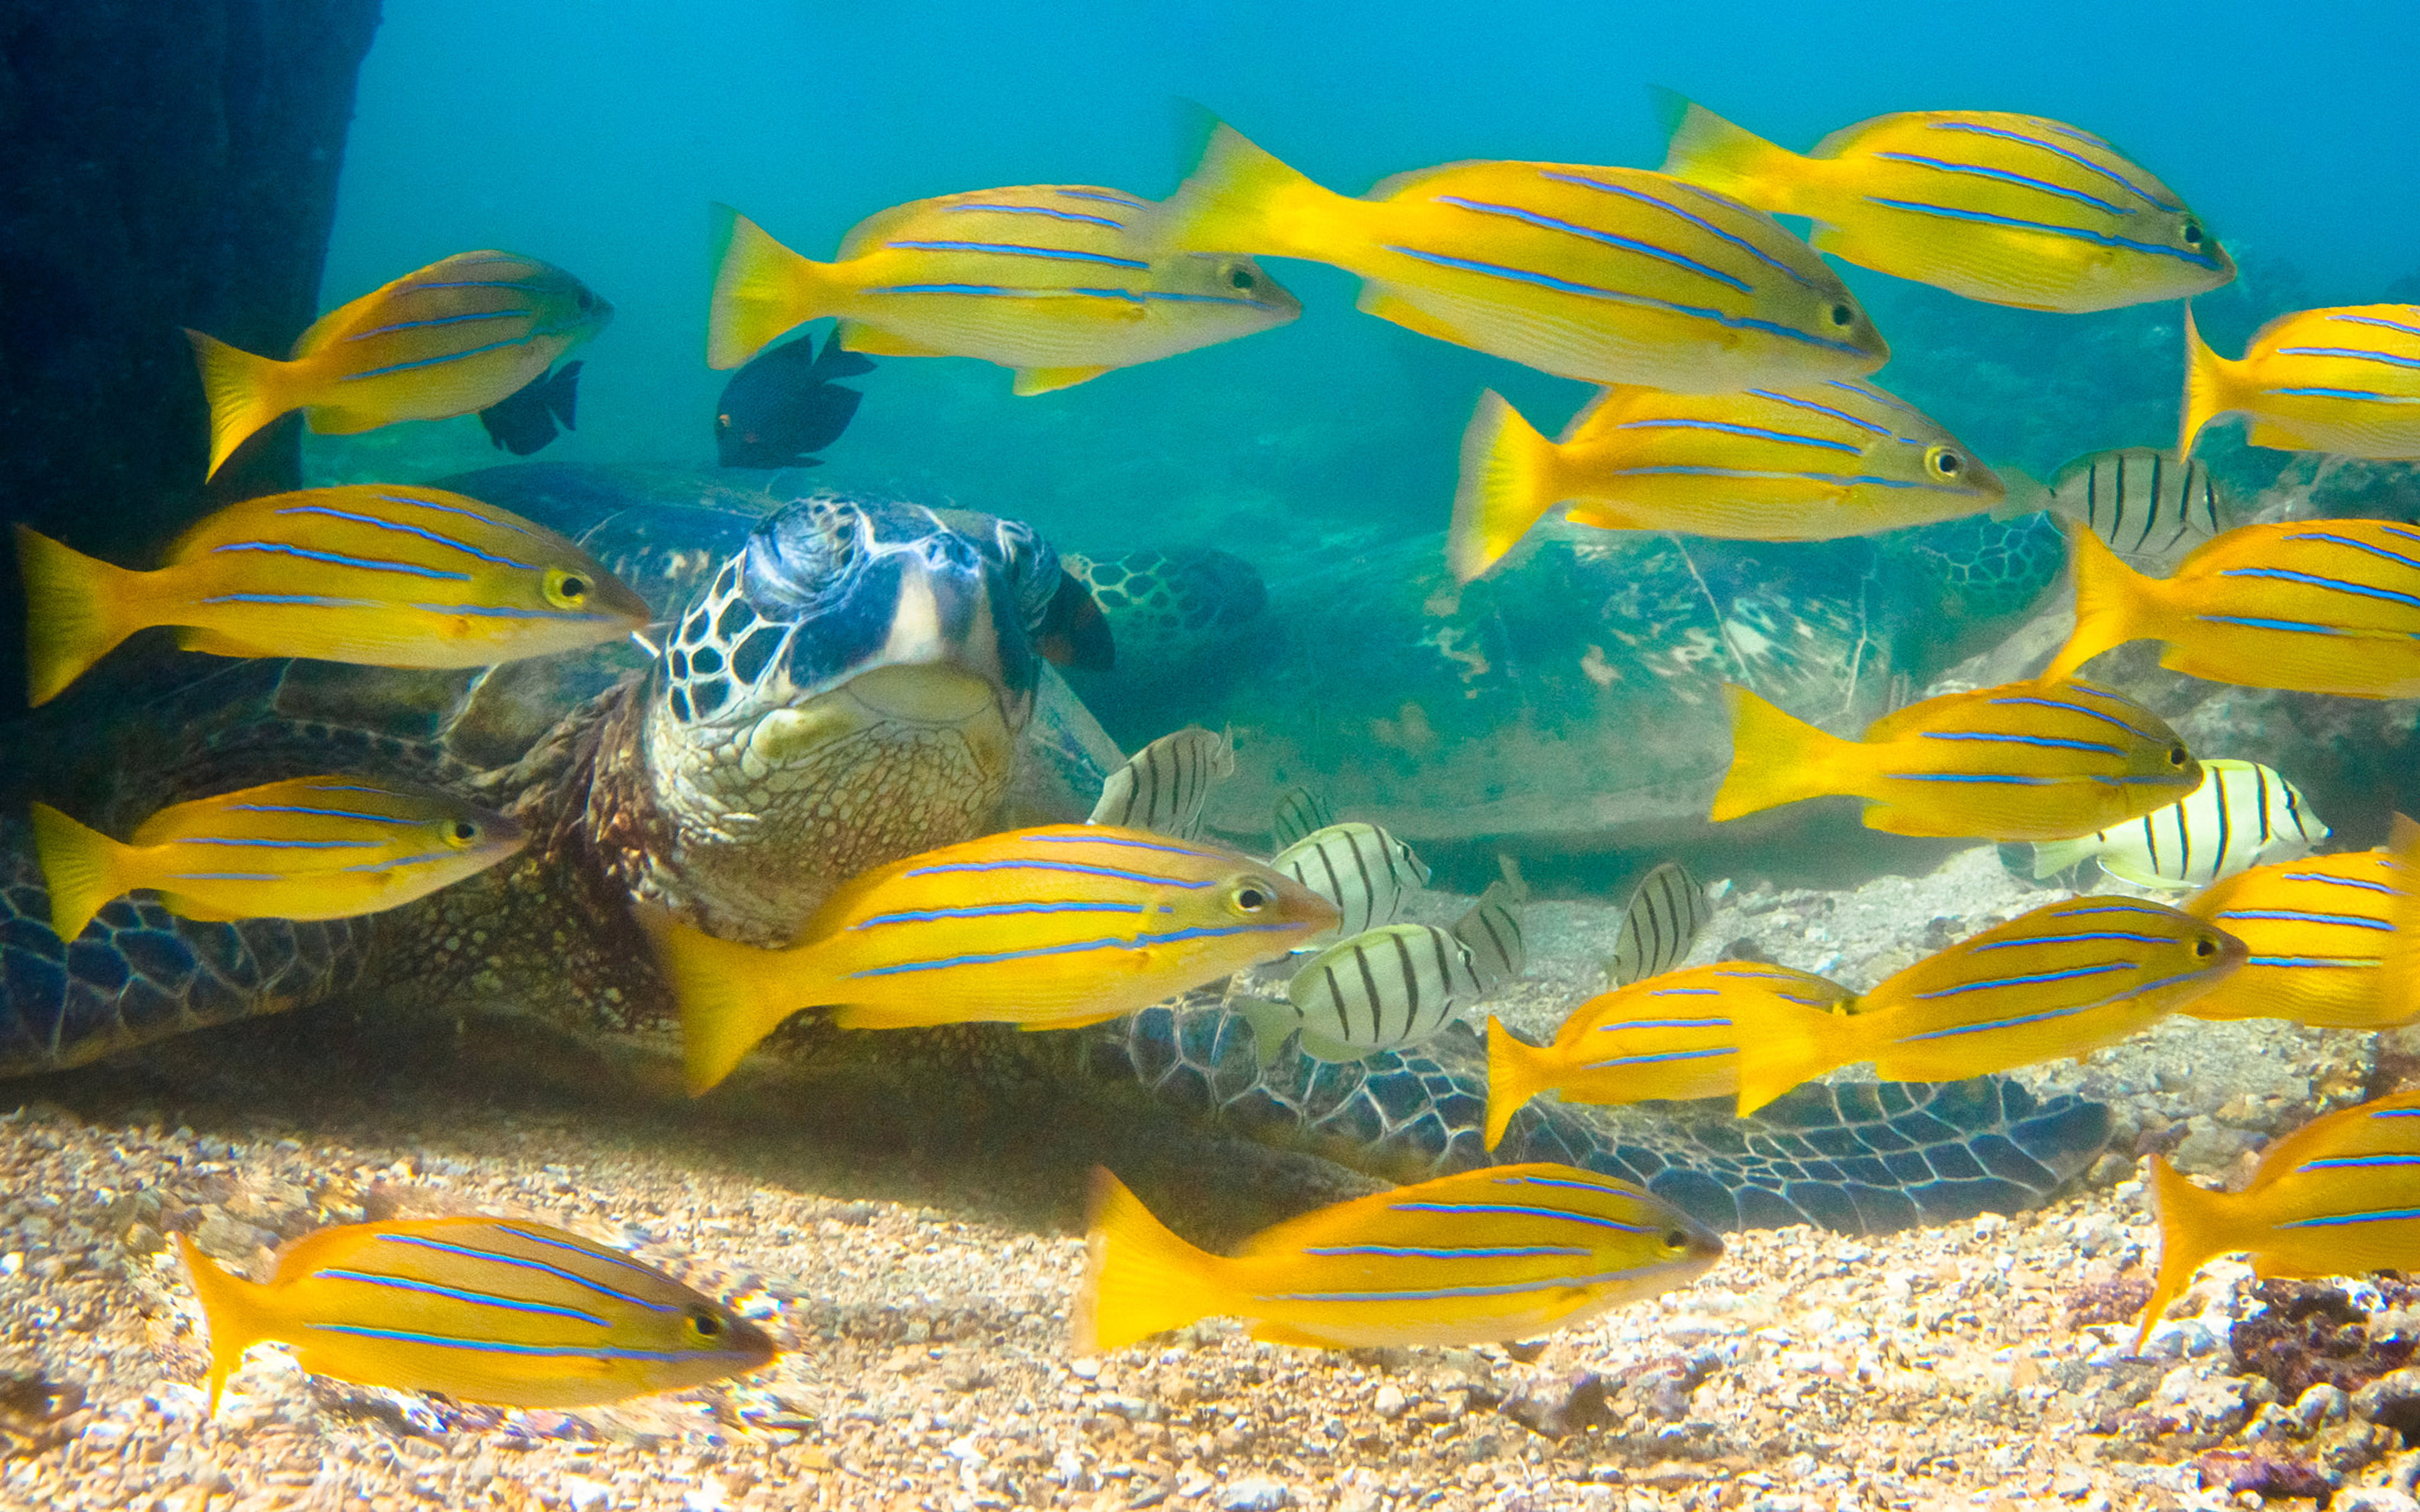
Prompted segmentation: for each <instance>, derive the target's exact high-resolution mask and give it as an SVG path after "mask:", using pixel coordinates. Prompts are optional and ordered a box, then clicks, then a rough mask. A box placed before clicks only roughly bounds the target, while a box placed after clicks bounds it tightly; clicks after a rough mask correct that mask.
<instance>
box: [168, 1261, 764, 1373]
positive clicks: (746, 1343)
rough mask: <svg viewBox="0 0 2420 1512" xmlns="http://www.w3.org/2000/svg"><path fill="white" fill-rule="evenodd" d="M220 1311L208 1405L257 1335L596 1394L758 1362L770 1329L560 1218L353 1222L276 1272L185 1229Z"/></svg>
mask: <svg viewBox="0 0 2420 1512" xmlns="http://www.w3.org/2000/svg"><path fill="white" fill-rule="evenodd" d="M177 1243H178V1247H179V1248H180V1249H181V1250H182V1251H183V1252H184V1257H185V1269H186V1271H187V1273H189V1274H190V1275H191V1276H192V1278H193V1283H194V1292H195V1294H196V1295H198V1296H199V1297H200V1299H201V1303H202V1312H203V1315H204V1316H205V1317H206V1318H208V1319H209V1325H210V1379H209V1397H210V1400H209V1410H210V1412H212V1413H216V1412H218V1407H219V1394H220V1392H221V1391H222V1390H224V1389H225V1386H226V1381H227V1377H228V1376H230V1375H232V1374H234V1372H235V1369H236V1366H237V1365H240V1363H242V1360H243V1356H244V1351H245V1350H249V1349H251V1348H252V1347H253V1346H254V1345H256V1344H265V1343H271V1342H274V1343H279V1344H287V1345H291V1346H292V1347H293V1350H294V1354H295V1358H296V1360H297V1361H298V1362H299V1363H300V1364H301V1365H302V1368H303V1369H305V1370H307V1371H309V1372H310V1373H311V1374H313V1375H315V1376H334V1377H335V1378H336V1379H337V1380H339V1381H355V1382H358V1383H359V1384H362V1385H365V1386H384V1387H388V1388H390V1389H392V1390H396V1391H437V1392H443V1393H445V1394H446V1395H447V1396H458V1397H460V1398H461V1399H462V1400H464V1401H470V1402H490V1403H494V1404H495V1405H498V1406H502V1407H587V1406H593V1405H596V1404H597V1403H600V1402H617V1401H620V1400H622V1399H623V1398H625V1397H628V1396H644V1395H646V1394H648V1393H650V1392H659V1391H678V1390H680V1389H681V1388H683V1387H685V1386H696V1385H703V1384H704V1383H705V1382H706V1381H720V1380H721V1379H723V1378H724V1377H726V1376H737V1375H744V1374H746V1373H747V1372H749V1371H751V1370H758V1369H762V1368H763V1367H764V1366H765V1365H768V1363H770V1362H771V1360H772V1358H773V1341H772V1340H771V1339H769V1338H768V1337H766V1336H765V1334H764V1331H763V1330H761V1329H759V1328H757V1327H756V1326H755V1325H754V1324H752V1323H751V1322H749V1321H747V1320H746V1319H742V1318H740V1317H738V1316H737V1315H736V1314H734V1313H733V1312H731V1311H730V1309H728V1308H726V1307H724V1306H722V1305H721V1304H719V1303H717V1302H715V1301H714V1300H713V1299H712V1298H710V1297H707V1296H705V1295H703V1294H702V1293H699V1292H696V1291H692V1290H690V1288H687V1287H685V1286H682V1285H681V1284H680V1283H679V1282H677V1281H675V1280H674V1279H673V1278H672V1277H670V1276H668V1275H666V1274H664V1273H662V1272H661V1271H659V1270H657V1269H656V1268H655V1267H653V1266H650V1265H643V1264H641V1263H640V1262H639V1261H637V1260H634V1259H632V1258H631V1257H629V1256H628V1255H625V1254H623V1253H621V1252H620V1251H618V1250H613V1249H608V1248H606V1247H605V1246H604V1245H602V1244H597V1243H592V1242H589V1241H587V1240H584V1239H582V1238H581V1237H580V1236H579V1235H577V1234H574V1233H570V1232H567V1231H566V1230H564V1229H561V1228H556V1227H552V1226H551V1225H549V1224H541V1223H531V1222H525V1221H522V1220H520V1219H509V1218H487V1217H467V1218H430V1219H420V1220H416V1221H411V1222H401V1223H383V1224H346V1225H343V1226H341V1227H334V1228H322V1229H320V1230H318V1232H316V1233H312V1234H306V1235H304V1236H303V1237H302V1238H301V1239H298V1240H296V1241H294V1242H292V1243H290V1244H287V1246H286V1247H285V1248H284V1249H283V1250H281V1251H280V1252H279V1254H278V1257H277V1273H276V1274H275V1275H274V1276H272V1277H271V1279H270V1280H269V1281H267V1282H265V1283H257V1282H253V1281H249V1280H246V1279H245V1278H244V1277H242V1276H240V1275H236V1274H234V1273H231V1272H228V1271H226V1270H225V1269H223V1268H222V1267H221V1266H220V1265H219V1263H218V1262H217V1261H216V1260H213V1259H211V1258H209V1257H208V1256H206V1255H204V1254H203V1253H202V1252H201V1251H200V1250H199V1249H197V1248H195V1247H194V1242H193V1240H192V1239H190V1238H189V1237H187V1236H186V1235H183V1234H178V1236H177Z"/></svg>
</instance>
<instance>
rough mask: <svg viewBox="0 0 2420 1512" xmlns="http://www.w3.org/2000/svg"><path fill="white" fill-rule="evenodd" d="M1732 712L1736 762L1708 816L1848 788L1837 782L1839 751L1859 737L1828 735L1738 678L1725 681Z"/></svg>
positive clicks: (1734, 813) (1725, 815)
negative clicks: (1741, 683)
mask: <svg viewBox="0 0 2420 1512" xmlns="http://www.w3.org/2000/svg"><path fill="white" fill-rule="evenodd" d="M1723 699H1724V701H1725V702H1728V703H1729V704H1730V711H1731V767H1730V771H1728V772H1726V773H1724V774H1723V785H1722V787H1721V788H1720V789H1718V790H1717V791H1716V792H1715V794H1714V807H1713V808H1712V809H1711V810H1708V812H1707V815H1706V817H1707V818H1709V819H1713V820H1716V821H1720V820H1724V819H1737V818H1738V817H1739V816H1740V815H1742V814H1751V813H1755V812H1756V811H1757V810H1761V809H1772V808H1776V807H1778V806H1779V805H1781V804H1785V803H1796V802H1797V801H1798V800H1799V799H1801V798H1815V797H1821V796H1823V795H1824V794H1827V793H1838V792H1844V791H1847V790H1845V789H1842V788H1839V787H1837V786H1835V785H1834V784H1833V775H1834V771H1835V768H1836V766H1837V759H1838V753H1839V752H1840V750H1841V749H1842V748H1845V747H1848V746H1850V745H1852V744H1853V742H1850V741H1846V740H1842V739H1840V738H1839V737H1838V736H1837V735H1827V734H1825V733H1823V731H1821V730H1818V729H1816V728H1815V727H1814V726H1813V725H1811V724H1808V723H1807V722H1806V721H1805V720H1803V719H1799V718H1796V717H1792V716H1791V715H1789V714H1786V713H1784V712H1782V711H1781V710H1780V709H1777V708H1776V707H1775V706H1774V705H1772V704H1771V703H1768V702H1765V701H1764V700H1763V699H1761V698H1759V697H1757V696H1756V695H1755V694H1754V693H1751V692H1749V691H1748V690H1747V689H1746V688H1745V687H1740V686H1739V685H1738V684H1737V683H1725V684H1724V685H1723Z"/></svg>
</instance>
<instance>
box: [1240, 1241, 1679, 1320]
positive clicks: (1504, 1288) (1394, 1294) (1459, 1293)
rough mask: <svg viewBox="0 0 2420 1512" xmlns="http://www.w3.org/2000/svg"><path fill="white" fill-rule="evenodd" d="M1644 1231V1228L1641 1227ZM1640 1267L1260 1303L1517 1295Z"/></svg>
mask: <svg viewBox="0 0 2420 1512" xmlns="http://www.w3.org/2000/svg"><path fill="white" fill-rule="evenodd" d="M1642 1231H1643V1230H1642ZM1643 1269H1645V1267H1643V1266H1634V1267H1632V1268H1630V1269H1628V1270H1622V1271H1600V1272H1597V1273H1595V1274H1593V1275H1558V1276H1548V1277H1546V1278H1545V1279H1544V1280H1541V1281H1507V1282H1504V1283H1502V1284H1501V1285H1498V1286H1492V1287H1430V1288H1423V1289H1421V1290H1418V1291H1264V1292H1261V1293H1258V1294H1257V1297H1256V1300H1258V1301H1261V1302H1444V1301H1447V1300H1449V1299H1451V1298H1455V1297H1517V1296H1520V1295H1521V1294H1522V1293H1524V1292H1529V1291H1563V1290H1567V1289H1570V1288H1582V1287H1593V1286H1598V1285H1601V1284H1603V1283H1605V1282H1608V1281H1620V1280H1621V1279H1622V1278H1624V1277H1625V1276H1633V1275H1637V1273H1639V1271H1641V1270H1643Z"/></svg>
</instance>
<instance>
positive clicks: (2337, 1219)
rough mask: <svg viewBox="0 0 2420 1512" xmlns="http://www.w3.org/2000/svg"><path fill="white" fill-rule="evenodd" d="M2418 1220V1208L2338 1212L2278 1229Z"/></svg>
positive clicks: (2294, 1220) (2284, 1225) (2288, 1222)
mask: <svg viewBox="0 0 2420 1512" xmlns="http://www.w3.org/2000/svg"><path fill="white" fill-rule="evenodd" d="M2406 1218H2420V1208H2381V1209H2379V1210H2378V1211H2375V1212H2340V1213H2335V1214H2332V1215H2330V1216H2328V1217H2325V1218H2294V1219H2289V1220H2288V1221H2287V1222H2285V1223H2281V1224H2279V1225H2278V1226H2277V1227H2280V1228H2341V1227H2345V1226H2347V1225H2349V1224H2391V1223H2400V1222H2402V1221H2403V1220H2404V1219H2406Z"/></svg>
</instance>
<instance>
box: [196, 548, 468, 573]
mask: <svg viewBox="0 0 2420 1512" xmlns="http://www.w3.org/2000/svg"><path fill="white" fill-rule="evenodd" d="M210 550H211V552H212V553H213V554H216V553H218V552H221V551H258V552H260V553H262V554H263V555H265V556H277V557H299V558H301V559H302V560H303V561H305V562H324V563H328V564H329V565H330V566H334V567H359V568H361V569H362V570H364V571H365V572H399V573H402V574H404V575H405V576H407V577H411V578H438V579H444V580H445V581H448V582H458V583H466V582H469V581H470V580H471V575H470V574H469V573H467V572H447V571H446V570H445V569H444V568H442V567H424V566H422V565H421V564H420V563H416V562H390V561H388V560H386V559H385V558H383V557H354V556H347V555H345V554H344V553H343V552H341V551H314V550H312V549H310V548H308V547H301V546H289V545H287V543H285V542H283V541H229V542H227V543H226V544H225V546H214V547H212V548H210Z"/></svg>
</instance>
